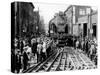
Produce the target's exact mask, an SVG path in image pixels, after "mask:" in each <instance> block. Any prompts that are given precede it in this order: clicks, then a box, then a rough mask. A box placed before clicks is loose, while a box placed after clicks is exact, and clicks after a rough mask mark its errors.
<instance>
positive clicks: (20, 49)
mask: <svg viewBox="0 0 100 75" xmlns="http://www.w3.org/2000/svg"><path fill="white" fill-rule="evenodd" d="M51 43H52V39H50V38H49V37H45V36H43V37H38V38H31V39H28V40H27V39H20V40H18V39H16V38H15V40H14V48H12V49H11V71H12V72H13V73H19V72H22V71H25V70H27V69H28V68H29V67H30V62H31V60H32V59H33V60H34V58H35V57H37V61H36V62H37V63H39V62H42V61H45V60H46V59H47V58H48V57H49V56H50V51H52V50H51V47H52V46H51V45H52V44H51Z"/></svg>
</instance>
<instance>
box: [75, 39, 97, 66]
mask: <svg viewBox="0 0 100 75" xmlns="http://www.w3.org/2000/svg"><path fill="white" fill-rule="evenodd" d="M74 48H75V49H76V50H78V49H80V50H82V51H83V52H84V54H85V55H86V56H88V57H89V58H90V59H91V61H93V62H94V64H95V65H97V40H96V38H93V39H89V38H84V39H79V38H77V39H75V40H74Z"/></svg>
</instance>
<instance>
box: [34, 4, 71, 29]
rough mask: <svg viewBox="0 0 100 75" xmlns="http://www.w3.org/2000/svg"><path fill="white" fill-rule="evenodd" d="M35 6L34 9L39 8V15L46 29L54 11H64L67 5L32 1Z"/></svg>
mask: <svg viewBox="0 0 100 75" xmlns="http://www.w3.org/2000/svg"><path fill="white" fill-rule="evenodd" d="M33 5H34V6H35V9H34V11H36V10H38V9H39V14H40V16H43V18H44V23H45V28H46V30H48V24H49V21H50V20H51V19H52V18H53V17H54V15H55V13H58V12H59V11H65V10H66V9H67V7H68V6H69V5H66V4H55V3H36V2H35V3H33Z"/></svg>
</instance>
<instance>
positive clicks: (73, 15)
mask: <svg viewBox="0 0 100 75" xmlns="http://www.w3.org/2000/svg"><path fill="white" fill-rule="evenodd" d="M64 14H65V15H66V17H67V23H68V27H69V28H68V29H69V33H70V34H73V35H75V36H80V34H81V32H80V31H81V29H79V28H81V27H82V25H81V24H78V22H79V20H80V18H82V17H84V16H86V17H85V19H84V20H82V22H84V21H87V22H86V23H90V21H89V18H90V17H88V15H90V14H91V7H89V6H79V5H70V6H69V7H68V8H67V10H65V12H64ZM87 26H89V24H88V25H87V24H85V27H86V28H87ZM84 31H86V30H84ZM86 32H87V31H86ZM86 32H84V35H85V36H86V35H87V33H86Z"/></svg>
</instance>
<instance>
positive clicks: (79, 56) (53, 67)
mask: <svg viewBox="0 0 100 75" xmlns="http://www.w3.org/2000/svg"><path fill="white" fill-rule="evenodd" d="M95 68H96V66H95V65H94V64H93V63H92V61H90V59H89V58H88V57H86V56H85V55H84V54H83V53H82V52H78V51H76V50H72V51H71V48H63V49H61V50H58V52H57V54H56V55H52V56H50V58H48V59H47V60H46V61H44V62H42V63H40V64H38V65H36V66H35V67H33V68H31V69H30V70H28V71H27V72H48V71H64V70H83V69H95Z"/></svg>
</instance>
